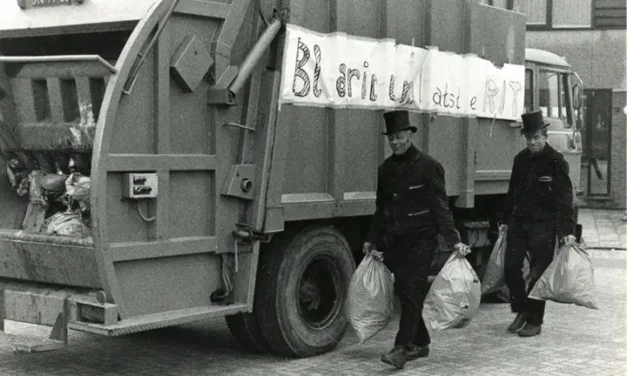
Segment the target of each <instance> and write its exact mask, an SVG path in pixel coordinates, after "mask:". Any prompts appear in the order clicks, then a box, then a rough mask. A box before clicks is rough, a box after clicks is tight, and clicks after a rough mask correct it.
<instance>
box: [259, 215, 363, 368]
mask: <svg viewBox="0 0 627 376" xmlns="http://www.w3.org/2000/svg"><path fill="white" fill-rule="evenodd" d="M275 241H276V242H275ZM275 241H273V242H272V243H271V244H270V247H269V249H268V251H267V252H266V254H265V255H263V256H264V257H262V258H261V259H260V265H259V273H258V276H259V284H258V286H257V291H256V294H255V298H256V300H257V302H256V303H257V304H255V315H256V317H257V322H258V323H259V327H260V329H261V333H262V334H263V337H264V338H265V339H266V341H267V343H268V345H269V346H270V348H271V349H272V350H274V352H276V353H278V354H279V355H282V356H286V357H308V356H313V355H318V354H322V353H325V352H328V351H331V350H333V349H334V348H335V347H336V346H337V344H338V343H339V342H340V340H341V339H342V337H343V336H344V332H345V331H346V327H347V325H348V321H347V319H346V315H345V311H344V308H345V305H346V304H345V303H346V297H347V293H348V285H349V283H350V279H351V277H352V275H353V273H354V271H355V261H354V259H353V255H352V252H351V249H350V246H349V245H348V242H347V241H346V239H345V238H344V236H343V235H342V234H341V233H340V232H339V231H337V230H336V229H334V228H333V227H308V228H305V229H304V230H302V231H300V232H299V233H298V234H296V235H292V236H290V235H289V234H282V235H281V236H280V238H277V239H275Z"/></svg>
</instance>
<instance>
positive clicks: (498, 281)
mask: <svg viewBox="0 0 627 376" xmlns="http://www.w3.org/2000/svg"><path fill="white" fill-rule="evenodd" d="M506 248H507V233H506V231H499V238H498V239H496V243H495V244H494V248H493V249H492V254H490V260H488V265H487V266H486V270H485V274H484V275H483V281H481V293H482V294H489V293H492V292H495V291H499V290H501V289H502V288H503V287H505V249H506Z"/></svg>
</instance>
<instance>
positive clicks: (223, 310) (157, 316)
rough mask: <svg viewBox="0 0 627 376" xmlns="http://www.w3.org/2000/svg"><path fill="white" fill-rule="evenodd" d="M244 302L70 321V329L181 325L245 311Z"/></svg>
mask: <svg viewBox="0 0 627 376" xmlns="http://www.w3.org/2000/svg"><path fill="white" fill-rule="evenodd" d="M247 309H248V307H247V306H246V304H233V305H228V306H208V307H196V308H186V309H180V310H175V311H168V312H161V313H154V314H150V315H142V316H136V317H131V318H128V319H124V320H121V321H120V322H118V323H117V324H115V325H103V324H95V323H88V322H70V323H68V327H69V328H70V329H74V330H78V331H82V332H88V333H94V334H100V335H105V336H120V335H124V334H130V333H138V332H143V331H147V330H153V329H159V328H165V327H168V326H175V325H181V324H185V323H189V322H194V321H201V320H206V319H211V318H216V317H222V316H227V315H233V314H236V313H240V312H245V311H247Z"/></svg>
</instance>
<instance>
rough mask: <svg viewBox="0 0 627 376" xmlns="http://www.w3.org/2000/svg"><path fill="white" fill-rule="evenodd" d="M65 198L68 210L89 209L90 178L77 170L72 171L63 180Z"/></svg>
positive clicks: (83, 211)
mask: <svg viewBox="0 0 627 376" xmlns="http://www.w3.org/2000/svg"><path fill="white" fill-rule="evenodd" d="M65 191H66V193H65V200H66V202H67V207H68V209H69V210H70V211H72V212H75V211H80V213H85V212H88V211H89V205H90V191H91V179H90V178H89V176H83V175H81V174H80V173H78V172H73V173H72V174H70V176H69V177H68V178H67V180H66V181H65Z"/></svg>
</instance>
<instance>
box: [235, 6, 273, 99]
mask: <svg viewBox="0 0 627 376" xmlns="http://www.w3.org/2000/svg"><path fill="white" fill-rule="evenodd" d="M281 26H282V22H281V20H280V19H278V18H275V19H274V20H272V22H270V25H269V26H268V28H267V29H266V30H264V32H263V34H261V37H259V40H257V43H255V45H254V46H253V48H252V49H251V50H250V52H249V53H248V55H246V58H245V59H244V62H243V63H242V65H241V67H240V69H239V73H238V74H237V77H235V80H233V83H232V84H231V86H230V87H229V91H230V93H231V95H232V96H233V97H235V96H236V95H237V93H239V91H240V90H241V89H242V87H243V86H244V84H245V83H246V80H248V77H250V75H251V74H252V72H253V69H254V68H255V66H256V65H257V63H259V60H261V57H262V55H263V54H264V53H265V52H266V50H267V49H268V47H270V43H272V40H274V37H276V35H277V34H278V33H279V30H281Z"/></svg>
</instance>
